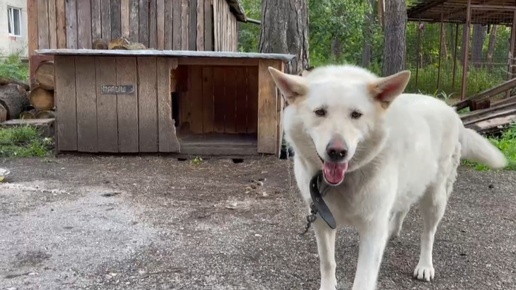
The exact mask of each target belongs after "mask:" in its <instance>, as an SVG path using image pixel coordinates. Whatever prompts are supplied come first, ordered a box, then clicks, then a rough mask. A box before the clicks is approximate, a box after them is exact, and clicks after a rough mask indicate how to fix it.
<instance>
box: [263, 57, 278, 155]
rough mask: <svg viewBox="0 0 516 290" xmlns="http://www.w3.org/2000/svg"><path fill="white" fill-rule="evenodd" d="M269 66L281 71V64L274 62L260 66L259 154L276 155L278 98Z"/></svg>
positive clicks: (266, 62)
mask: <svg viewBox="0 0 516 290" xmlns="http://www.w3.org/2000/svg"><path fill="white" fill-rule="evenodd" d="M269 66H271V67H274V68H277V69H281V65H280V62H278V61H273V60H260V63H259V65H258V152H259V153H270V154H276V146H277V143H276V142H277V138H278V127H277V122H278V115H277V101H278V100H277V99H278V96H277V93H276V92H277V90H276V86H275V85H274V82H273V81H272V77H271V76H270V73H269V70H268V67H269Z"/></svg>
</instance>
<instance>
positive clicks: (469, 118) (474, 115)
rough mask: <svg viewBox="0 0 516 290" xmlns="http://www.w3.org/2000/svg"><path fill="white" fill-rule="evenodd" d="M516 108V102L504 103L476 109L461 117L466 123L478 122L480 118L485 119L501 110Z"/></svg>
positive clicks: (506, 110)
mask: <svg viewBox="0 0 516 290" xmlns="http://www.w3.org/2000/svg"><path fill="white" fill-rule="evenodd" d="M515 109H516V102H509V103H506V104H502V105H499V106H496V107H491V108H487V109H481V110H476V111H473V112H470V113H467V114H464V115H461V116H460V118H461V120H462V122H463V123H464V124H468V123H471V122H476V121H477V120H479V119H483V118H485V117H489V116H491V115H494V114H498V113H500V112H508V111H512V110H515Z"/></svg>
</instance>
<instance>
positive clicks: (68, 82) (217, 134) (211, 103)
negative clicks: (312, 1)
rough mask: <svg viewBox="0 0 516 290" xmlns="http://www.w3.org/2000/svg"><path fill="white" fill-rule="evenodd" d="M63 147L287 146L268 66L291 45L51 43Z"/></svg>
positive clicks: (211, 150) (213, 151) (220, 151)
mask: <svg viewBox="0 0 516 290" xmlns="http://www.w3.org/2000/svg"><path fill="white" fill-rule="evenodd" d="M37 53H38V54H41V55H53V56H54V62H55V83H56V84H55V94H56V111H57V114H56V131H57V134H56V145H57V152H66V151H68V152H91V153H97V152H106V153H139V152H148V153H153V152H166V153H180V154H188V155H190V154H193V155H201V156H205V155H226V156H239V155H257V154H274V155H279V152H280V149H281V141H282V129H281V119H282V118H281V116H282V112H283V106H284V102H283V98H282V97H281V95H280V94H279V92H278V90H277V88H276V86H275V84H274V82H273V81H272V78H271V76H270V73H269V71H268V67H269V66H272V67H275V68H277V69H279V70H282V71H283V70H284V69H283V68H284V65H285V63H287V62H288V61H290V60H291V59H292V58H293V57H294V56H293V55H282V54H260V53H238V52H201V51H174V50H128V51H124V50H119V51H117V50H91V49H78V50H75V49H48V50H40V51H37Z"/></svg>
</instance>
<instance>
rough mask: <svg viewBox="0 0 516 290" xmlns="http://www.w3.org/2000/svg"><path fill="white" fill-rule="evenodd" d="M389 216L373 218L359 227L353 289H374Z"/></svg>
mask: <svg viewBox="0 0 516 290" xmlns="http://www.w3.org/2000/svg"><path fill="white" fill-rule="evenodd" d="M388 221H389V217H388V215H386V216H385V217H384V218H375V220H374V221H371V222H369V223H368V224H367V225H366V226H364V227H361V228H359V234H360V246H359V250H358V264H357V271H356V274H355V281H354V282H353V290H374V289H376V283H377V279H378V272H379V270H380V265H381V262H382V258H383V252H384V250H385V245H386V243H387V238H388V233H389V224H388Z"/></svg>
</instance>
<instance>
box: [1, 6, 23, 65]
mask: <svg viewBox="0 0 516 290" xmlns="http://www.w3.org/2000/svg"><path fill="white" fill-rule="evenodd" d="M8 7H13V8H20V9H21V36H12V35H9V28H8V16H7V8H8ZM13 53H20V54H21V56H22V57H27V53H28V34H27V1H26V0H0V56H2V57H5V56H8V55H10V54H13Z"/></svg>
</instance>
